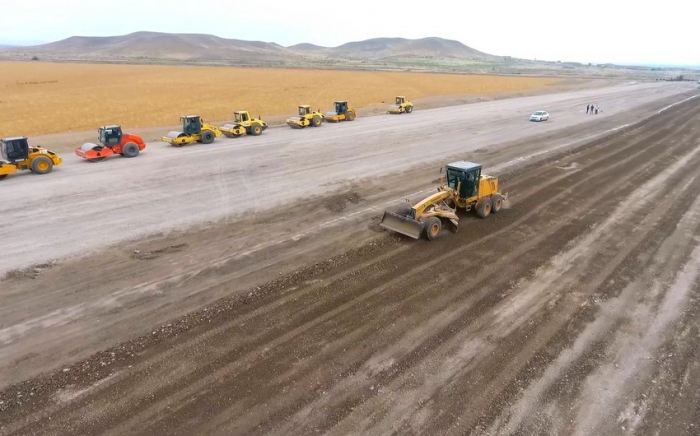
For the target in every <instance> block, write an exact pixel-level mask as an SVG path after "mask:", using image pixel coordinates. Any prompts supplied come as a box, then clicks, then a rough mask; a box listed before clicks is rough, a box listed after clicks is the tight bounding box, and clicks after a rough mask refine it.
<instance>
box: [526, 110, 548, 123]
mask: <svg viewBox="0 0 700 436" xmlns="http://www.w3.org/2000/svg"><path fill="white" fill-rule="evenodd" d="M548 119H549V112H546V111H537V112H535V113H534V114H532V115H530V121H547V120H548Z"/></svg>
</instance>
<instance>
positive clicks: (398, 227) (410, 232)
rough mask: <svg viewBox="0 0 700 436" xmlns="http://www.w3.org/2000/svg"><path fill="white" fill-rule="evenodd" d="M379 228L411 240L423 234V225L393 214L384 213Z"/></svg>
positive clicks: (409, 218)
mask: <svg viewBox="0 0 700 436" xmlns="http://www.w3.org/2000/svg"><path fill="white" fill-rule="evenodd" d="M379 226H380V227H382V228H384V229H387V230H391V231H394V232H396V233H401V234H402V235H406V236H409V237H411V238H413V239H419V238H420V235H422V234H423V229H424V228H425V224H424V223H422V222H420V221H417V220H415V219H413V218H411V217H408V216H405V215H399V214H397V213H394V212H389V211H386V212H384V216H383V217H382V221H381V222H380V223H379Z"/></svg>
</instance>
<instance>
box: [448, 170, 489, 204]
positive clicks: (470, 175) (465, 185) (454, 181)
mask: <svg viewBox="0 0 700 436" xmlns="http://www.w3.org/2000/svg"><path fill="white" fill-rule="evenodd" d="M480 173H481V168H476V169H472V170H468V171H462V170H458V169H455V168H448V169H447V185H448V186H449V187H450V188H452V189H457V185H458V184H459V183H460V182H461V183H462V184H461V185H460V189H459V196H460V198H470V197H474V196H476V195H477V190H478V186H477V181H478V180H479V176H480Z"/></svg>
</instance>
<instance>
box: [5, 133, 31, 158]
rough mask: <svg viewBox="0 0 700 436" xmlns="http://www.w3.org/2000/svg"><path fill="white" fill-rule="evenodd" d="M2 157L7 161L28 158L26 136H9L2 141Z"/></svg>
mask: <svg viewBox="0 0 700 436" xmlns="http://www.w3.org/2000/svg"><path fill="white" fill-rule="evenodd" d="M2 157H3V159H5V160H7V161H8V162H16V161H21V160H26V159H27V158H29V144H28V143H27V138H11V139H5V140H3V141H2Z"/></svg>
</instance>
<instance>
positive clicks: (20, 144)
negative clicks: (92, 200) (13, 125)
mask: <svg viewBox="0 0 700 436" xmlns="http://www.w3.org/2000/svg"><path fill="white" fill-rule="evenodd" d="M0 156H1V157H2V160H0V180H2V179H4V178H5V177H7V176H9V175H10V174H13V173H15V172H17V171H18V170H30V171H32V172H33V173H36V174H48V173H50V172H51V170H53V167H54V166H56V165H60V164H61V163H62V162H63V159H61V158H60V157H59V156H58V155H57V154H56V153H54V152H52V151H51V150H47V149H45V148H43V147H30V146H29V140H28V139H27V138H26V137H24V136H18V137H14V138H6V139H0Z"/></svg>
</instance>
